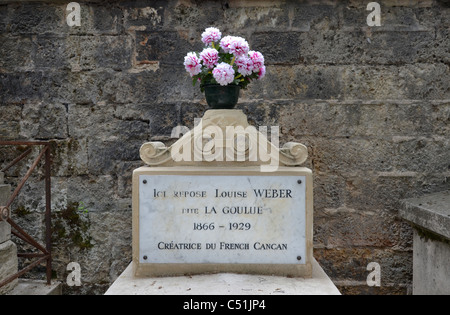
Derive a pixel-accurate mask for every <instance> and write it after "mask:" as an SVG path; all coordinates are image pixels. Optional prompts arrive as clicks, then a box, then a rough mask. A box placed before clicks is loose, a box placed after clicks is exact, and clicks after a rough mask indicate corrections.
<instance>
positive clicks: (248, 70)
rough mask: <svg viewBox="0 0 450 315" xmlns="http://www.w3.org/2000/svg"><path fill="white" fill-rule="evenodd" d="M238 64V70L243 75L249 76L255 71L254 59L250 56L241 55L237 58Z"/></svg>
mask: <svg viewBox="0 0 450 315" xmlns="http://www.w3.org/2000/svg"><path fill="white" fill-rule="evenodd" d="M235 64H236V66H238V72H239V73H240V74H242V75H243V76H248V75H251V74H252V73H253V68H254V66H253V61H252V59H251V58H250V57H247V56H241V57H239V58H236V62H235Z"/></svg>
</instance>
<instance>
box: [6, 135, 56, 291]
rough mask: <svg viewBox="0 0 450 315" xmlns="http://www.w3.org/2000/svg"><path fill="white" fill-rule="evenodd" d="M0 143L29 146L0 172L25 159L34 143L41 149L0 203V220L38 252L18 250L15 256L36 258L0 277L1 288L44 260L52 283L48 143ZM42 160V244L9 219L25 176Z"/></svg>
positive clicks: (26, 177) (49, 150) (49, 280)
mask: <svg viewBox="0 0 450 315" xmlns="http://www.w3.org/2000/svg"><path fill="white" fill-rule="evenodd" d="M0 146H28V149H27V150H25V151H24V152H23V153H22V154H21V155H20V156H18V157H17V158H15V159H14V160H13V161H12V162H10V163H9V164H8V165H7V166H5V167H4V168H3V169H1V170H0V171H1V172H5V171H7V170H8V169H10V168H11V167H13V166H14V165H16V164H17V163H19V162H20V161H22V160H23V159H24V158H26V157H27V156H28V155H29V154H30V153H31V152H32V147H33V146H42V149H41V151H40V153H39V155H38V156H37V158H36V159H35V160H34V162H33V164H32V165H31V167H30V168H29V169H28V171H27V173H26V174H25V176H24V177H23V178H22V180H21V181H20V183H19V184H18V185H17V187H16V189H15V190H14V192H13V194H12V195H11V197H10V198H9V200H8V202H7V203H6V205H0V221H2V220H3V221H6V222H8V223H9V224H10V225H11V233H12V234H13V235H15V236H16V237H18V238H20V239H21V240H23V241H24V242H26V243H28V244H30V245H32V246H33V247H34V248H36V249H37V250H39V251H40V253H39V252H38V253H18V254H17V256H18V257H23V258H30V259H33V258H37V259H36V260H35V261H34V262H32V263H31V264H29V265H28V266H26V267H25V268H23V269H22V270H20V271H18V272H17V273H16V274H14V275H11V276H10V277H8V278H7V279H0V287H2V286H5V285H7V284H8V283H10V282H12V281H14V280H15V279H17V278H19V277H20V276H22V275H23V274H25V273H27V272H28V271H30V270H31V269H33V268H34V267H36V266H38V265H39V264H41V263H43V262H46V277H47V284H48V285H50V284H51V277H52V254H51V174H50V170H51V143H50V142H45V141H0ZM43 158H44V159H45V166H44V168H45V171H44V173H45V246H43V245H41V244H40V243H39V242H38V241H36V240H35V239H34V238H33V237H32V236H30V235H29V234H28V233H26V232H25V231H24V230H23V229H22V228H21V227H20V226H19V225H18V224H17V223H16V222H14V220H13V219H12V218H11V216H10V214H11V211H10V209H11V205H12V203H13V202H14V200H15V199H16V197H17V196H18V194H19V192H20V191H21V189H22V188H23V186H24V185H25V183H26V181H27V180H28V178H30V176H31V174H32V173H33V171H34V169H35V168H36V167H37V166H38V164H39V162H40V161H41V160H42V159H43Z"/></svg>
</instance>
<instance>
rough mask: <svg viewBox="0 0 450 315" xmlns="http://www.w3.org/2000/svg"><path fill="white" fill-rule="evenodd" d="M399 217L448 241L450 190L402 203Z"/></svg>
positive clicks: (449, 234) (449, 229) (449, 231)
mask: <svg viewBox="0 0 450 315" xmlns="http://www.w3.org/2000/svg"><path fill="white" fill-rule="evenodd" d="M402 204H403V209H400V212H399V214H400V216H401V217H402V218H403V219H405V220H407V221H409V222H411V223H413V224H414V225H417V226H419V227H421V228H424V229H426V230H428V231H431V232H434V233H435V234H437V235H439V236H442V237H445V238H447V239H450V190H448V191H444V192H440V193H434V194H429V195H425V196H422V197H417V198H411V199H406V200H403V201H402Z"/></svg>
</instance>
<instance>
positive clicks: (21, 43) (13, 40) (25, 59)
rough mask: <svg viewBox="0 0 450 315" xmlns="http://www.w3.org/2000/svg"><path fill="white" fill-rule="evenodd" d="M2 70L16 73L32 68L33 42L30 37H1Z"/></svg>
mask: <svg viewBox="0 0 450 315" xmlns="http://www.w3.org/2000/svg"><path fill="white" fill-rule="evenodd" d="M0 42H1V43H2V45H1V46H0V55H1V56H2V58H0V69H3V70H5V69H7V70H11V71H14V70H16V69H18V68H19V69H29V68H31V66H32V56H31V51H32V41H31V38H30V37H29V36H23V37H19V38H17V37H7V36H1V35H0Z"/></svg>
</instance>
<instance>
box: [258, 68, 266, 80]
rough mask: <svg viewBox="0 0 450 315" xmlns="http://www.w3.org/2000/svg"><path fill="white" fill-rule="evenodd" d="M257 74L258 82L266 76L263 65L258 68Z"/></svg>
mask: <svg viewBox="0 0 450 315" xmlns="http://www.w3.org/2000/svg"><path fill="white" fill-rule="evenodd" d="M258 74H259V77H258V80H261V79H262V78H264V77H265V76H266V66H264V65H263V66H262V67H261V68H259V73H258Z"/></svg>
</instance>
